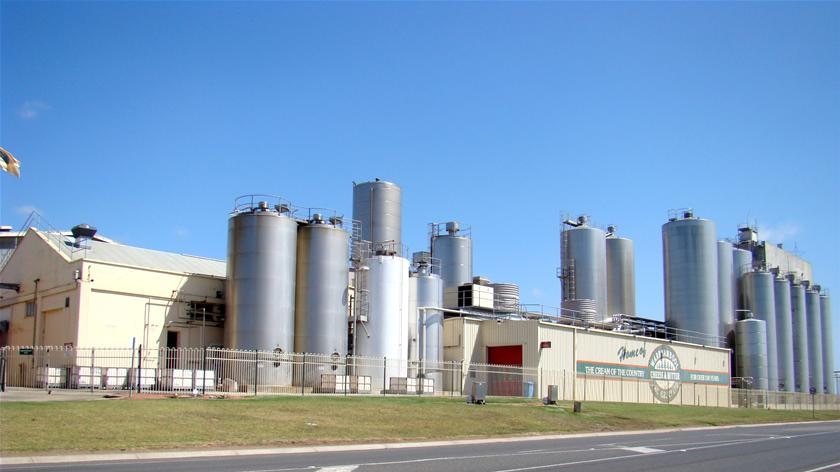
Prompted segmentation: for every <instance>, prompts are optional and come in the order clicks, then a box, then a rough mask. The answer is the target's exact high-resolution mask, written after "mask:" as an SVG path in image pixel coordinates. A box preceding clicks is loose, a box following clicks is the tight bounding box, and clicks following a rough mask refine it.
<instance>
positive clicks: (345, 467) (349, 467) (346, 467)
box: [319, 465, 359, 472]
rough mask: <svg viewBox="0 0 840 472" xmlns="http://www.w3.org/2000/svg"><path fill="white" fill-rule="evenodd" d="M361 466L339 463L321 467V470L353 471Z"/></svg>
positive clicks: (330, 471)
mask: <svg viewBox="0 0 840 472" xmlns="http://www.w3.org/2000/svg"><path fill="white" fill-rule="evenodd" d="M358 467H359V466H357V465H337V466H334V467H324V468H323V469H319V472H353V471H354V470H356V469H357V468H358Z"/></svg>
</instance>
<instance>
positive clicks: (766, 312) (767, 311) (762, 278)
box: [742, 271, 779, 391]
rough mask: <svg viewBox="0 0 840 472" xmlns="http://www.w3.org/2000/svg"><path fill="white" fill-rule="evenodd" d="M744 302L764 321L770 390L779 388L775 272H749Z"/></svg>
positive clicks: (754, 314)
mask: <svg viewBox="0 0 840 472" xmlns="http://www.w3.org/2000/svg"><path fill="white" fill-rule="evenodd" d="M742 285H743V287H744V304H745V305H746V308H747V309H748V310H750V311H751V312H752V314H753V317H754V318H755V319H758V320H761V321H764V326H765V332H766V333H767V339H766V340H765V341H764V342H765V344H767V385H768V387H769V389H770V390H773V391H775V390H778V389H779V364H778V357H777V350H776V300H775V295H774V293H773V292H774V288H773V274H771V273H770V272H764V271H756V272H747V273H746V274H744V276H743V280H742Z"/></svg>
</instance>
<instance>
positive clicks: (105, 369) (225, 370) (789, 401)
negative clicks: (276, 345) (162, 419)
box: [0, 346, 840, 410]
mask: <svg viewBox="0 0 840 472" xmlns="http://www.w3.org/2000/svg"><path fill="white" fill-rule="evenodd" d="M476 382H479V383H483V384H484V386H485V387H486V394H487V395H489V396H507V397H523V398H543V397H545V396H546V395H547V392H548V389H549V386H552V385H554V386H557V390H556V391H557V400H567V401H571V400H577V401H607V402H626V403H670V404H674V405H696V406H712V407H730V406H732V407H744V408H770V409H801V410H804V409H809V408H812V407H813V408H816V409H835V410H837V409H840V396H837V395H815V396H812V395H808V394H798V393H781V392H767V391H758V390H747V389H730V388H729V386H728V385H713V384H702V383H688V382H681V383H680V384H679V385H678V386H677V388H674V389H673V391H671V392H670V398H669V399H668V400H667V401H666V400H663V399H662V398H661V394H660V395H657V392H656V389H655V388H654V387H653V384H652V383H651V381H650V379H645V378H631V377H615V376H607V375H587V374H583V373H577V374H576V375H575V373H573V372H568V371H565V370H545V369H537V368H527V367H513V366H502V365H491V364H477V363H468V362H458V361H456V362H424V361H420V362H411V361H406V360H403V359H386V358H374V357H362V356H346V357H344V356H338V355H322V354H303V353H283V352H272V351H240V350H232V349H221V348H206V349H196V348H177V349H171V348H162V349H145V348H138V349H130V348H125V349H119V348H73V347H46V346H37V347H25V346H24V347H13V346H7V347H4V348H0V387H2V388H5V387H19V388H32V389H45V390H51V389H75V390H82V389H89V390H90V391H91V392H97V391H100V392H104V391H109V390H111V391H122V392H138V393H147V394H169V395H178V394H183V395H229V396H256V395H315V394H317V395H438V396H453V397H454V396H463V395H466V394H467V393H469V392H470V391H471V388H472V385H473V383H476ZM812 402H813V405H812Z"/></svg>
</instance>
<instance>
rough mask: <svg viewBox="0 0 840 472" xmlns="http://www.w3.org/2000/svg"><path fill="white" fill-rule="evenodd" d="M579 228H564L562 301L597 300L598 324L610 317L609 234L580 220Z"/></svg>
mask: <svg viewBox="0 0 840 472" xmlns="http://www.w3.org/2000/svg"><path fill="white" fill-rule="evenodd" d="M575 224H576V225H577V226H572V227H570V228H564V230H563V232H562V233H561V239H560V254H561V262H562V268H561V270H562V280H563V301H566V300H594V301H595V306H596V311H597V314H596V320H603V319H606V318H608V317H609V316H608V314H607V254H606V243H605V238H606V233H604V231H603V230H601V229H599V228H593V227H591V226H589V224H588V218H587V217H585V216H581V217H579V218H578V221H577V223H575Z"/></svg>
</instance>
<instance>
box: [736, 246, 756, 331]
mask: <svg viewBox="0 0 840 472" xmlns="http://www.w3.org/2000/svg"><path fill="white" fill-rule="evenodd" d="M752 263H753V256H752V253H751V252H750V251H747V250H745V249H738V248H735V249H733V250H732V312H733V313H737V312H738V310H743V309H745V307H744V294H743V291H742V289H741V277H742V276H743V275H744V274H746V273H747V272H750V271H752ZM734 318H735V319H736V320H737V319H738V317H737V316H734Z"/></svg>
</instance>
